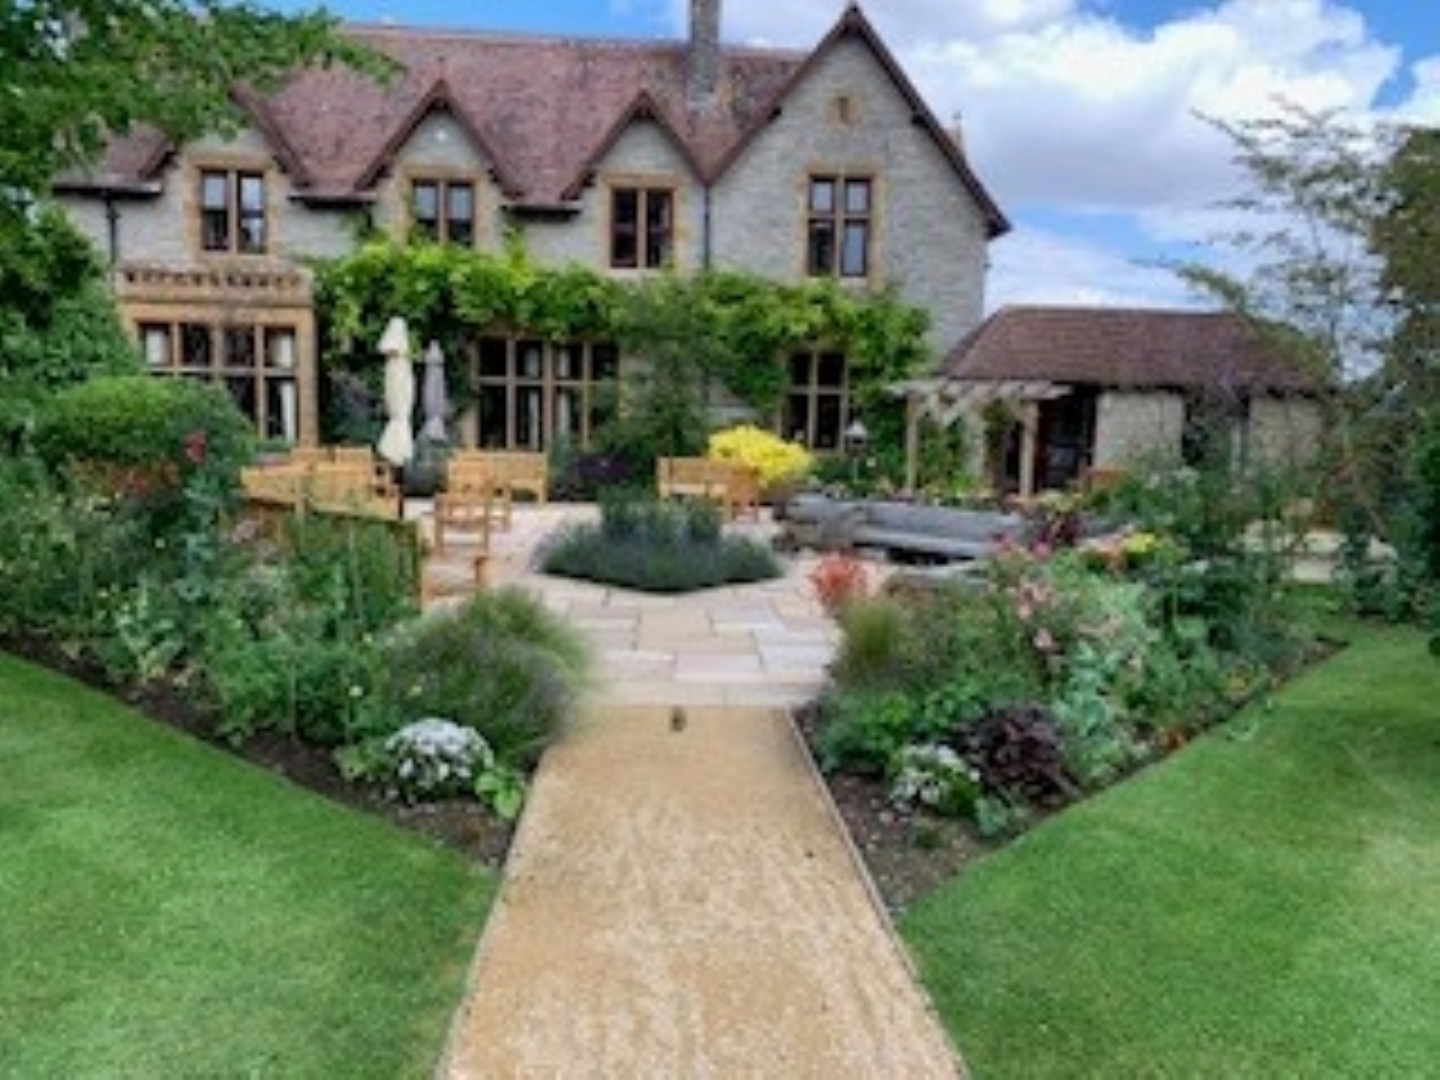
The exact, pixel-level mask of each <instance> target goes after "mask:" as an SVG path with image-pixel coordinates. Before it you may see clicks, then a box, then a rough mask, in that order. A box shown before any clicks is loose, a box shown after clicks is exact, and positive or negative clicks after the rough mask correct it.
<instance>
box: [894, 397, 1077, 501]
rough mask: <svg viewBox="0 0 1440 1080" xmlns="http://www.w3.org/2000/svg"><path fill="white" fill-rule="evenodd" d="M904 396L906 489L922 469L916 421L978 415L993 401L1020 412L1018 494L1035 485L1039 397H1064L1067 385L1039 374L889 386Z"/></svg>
mask: <svg viewBox="0 0 1440 1080" xmlns="http://www.w3.org/2000/svg"><path fill="white" fill-rule="evenodd" d="M889 390H890V392H891V393H892V394H894V395H895V396H897V397H901V396H903V397H904V398H905V489H906V490H907V491H914V490H915V487H916V483H917V481H918V477H919V471H920V422H921V421H922V420H933V421H934V422H935V423H936V424H938V425H939V426H940V427H941V428H942V429H943V428H948V427H950V426H951V425H952V424H953V423H954V422H955V421H956V420H958V419H959V418H960V417H961V416H964V415H966V414H967V413H968V414H970V415H978V414H979V412H980V411H981V410H982V409H983V408H984V407H985V406H986V405H989V404H991V403H992V402H997V401H998V402H1003V403H1004V404H1006V405H1011V406H1014V407H1015V408H1016V411H1017V412H1018V414H1019V417H1020V428H1021V455H1020V462H1021V464H1020V494H1021V495H1022V496H1028V495H1032V494H1034V491H1035V449H1036V439H1037V436H1038V429H1039V418H1040V403H1041V402H1042V401H1052V400H1054V399H1055V398H1059V397H1064V396H1065V395H1066V394H1068V393H1069V392H1070V387H1068V386H1064V385H1062V384H1060V383H1053V382H1048V381H1045V380H1041V379H957V378H946V377H943V376H942V377H937V378H930V379H912V380H908V381H906V382H902V383H896V384H894V385H893V386H891V387H889Z"/></svg>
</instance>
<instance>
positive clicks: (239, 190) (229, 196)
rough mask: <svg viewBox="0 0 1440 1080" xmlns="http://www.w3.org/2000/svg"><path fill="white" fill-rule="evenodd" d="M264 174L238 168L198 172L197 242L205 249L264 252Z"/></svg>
mask: <svg viewBox="0 0 1440 1080" xmlns="http://www.w3.org/2000/svg"><path fill="white" fill-rule="evenodd" d="M265 204H266V199H265V175H264V173H260V172H249V171H245V170H241V169H205V170H202V171H201V173H200V245H201V247H202V248H204V250H206V251H216V252H228V253H231V254H237V255H263V254H264V253H265V246H266V242H267V229H266V209H265Z"/></svg>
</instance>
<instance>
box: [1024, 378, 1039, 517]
mask: <svg viewBox="0 0 1440 1080" xmlns="http://www.w3.org/2000/svg"><path fill="white" fill-rule="evenodd" d="M1039 441H1040V405H1039V403H1038V402H1036V401H1023V402H1021V404H1020V497H1021V498H1022V499H1028V498H1030V496H1032V495H1034V494H1035V456H1036V450H1037V449H1038V445H1039Z"/></svg>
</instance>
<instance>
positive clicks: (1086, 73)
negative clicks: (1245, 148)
mask: <svg viewBox="0 0 1440 1080" xmlns="http://www.w3.org/2000/svg"><path fill="white" fill-rule="evenodd" d="M270 2H271V4H272V6H274V7H277V8H282V9H288V10H297V9H300V8H304V7H309V6H313V5H310V4H305V3H300V2H296V0H270ZM844 5H845V0H784V2H783V3H779V2H776V0H724V3H723V10H724V15H723V30H722V32H723V34H724V36H725V37H726V38H727V40H731V41H737V42H739V41H746V42H764V43H769V44H776V45H784V46H793V47H800V48H805V47H809V46H811V45H813V44H814V43H815V42H816V41H817V40H818V39H819V38H820V37H821V36H823V35H824V33H825V32H826V31H827V30H828V29H829V28H830V27H831V26H832V25H833V24H834V22H835V20H836V18H838V16H839V14H840V12H841V11H842V10H843V8H844ZM327 6H328V7H329V8H330V10H331V11H333V12H335V13H336V14H337V15H340V16H341V17H343V18H346V19H350V20H354V21H362V22H381V21H387V22H395V23H400V24H404V25H423V26H444V27H455V28H462V29H468V28H473V29H480V30H501V31H510V32H517V33H548V34H580V35H587V36H604V37H635V38H656V37H677V36H680V35H681V34H683V32H684V20H685V18H686V15H687V12H688V9H689V4H688V3H687V2H686V0H589V2H584V0H543V2H541V0H329V3H328V4H327ZM861 6H862V8H863V9H864V11H865V13H866V15H867V16H868V17H869V18H870V20H871V21H872V22H873V23H874V24H875V26H876V27H877V29H878V30H879V31H880V34H881V36H882V37H883V38H884V39H885V40H886V42H887V43H888V44H889V45H890V47H891V49H892V50H893V51H894V52H895V53H896V55H897V57H898V59H899V60H900V63H901V65H902V66H903V67H904V68H905V70H906V71H907V72H908V73H909V75H910V77H911V78H912V79H913V80H914V81H915V83H916V85H917V86H918V87H919V89H920V92H921V94H922V95H923V96H924V97H925V98H926V100H927V101H928V102H929V103H930V105H931V107H932V108H933V109H934V111H935V112H936V114H937V115H938V116H940V117H941V118H942V120H944V121H946V122H952V121H955V120H958V121H959V123H960V124H961V126H962V130H963V132H964V137H965V145H966V149H967V152H968V154H969V156H970V158H971V162H972V164H973V165H974V167H975V169H976V171H977V172H978V174H979V175H980V177H981V178H982V180H984V182H985V183H986V184H987V186H988V187H989V188H990V190H991V191H992V193H993V194H994V195H995V196H996V198H997V200H998V201H999V202H1000V204H1001V206H1002V207H1003V208H1004V210H1005V211H1006V213H1007V215H1008V216H1009V217H1010V218H1011V220H1012V222H1013V223H1014V225H1015V229H1014V232H1013V233H1012V234H1011V235H1009V236H1007V237H1005V238H1004V239H1002V240H1000V241H999V242H997V243H996V244H995V245H994V246H993V248H992V273H991V277H990V285H989V294H990V295H989V306H990V307H992V308H993V307H996V306H999V305H1000V304H1004V303H1013V302H1060V303H1112V304H1136V305H1175V304H1188V303H1192V302H1193V298H1191V297H1189V296H1187V295H1186V294H1185V292H1184V291H1183V289H1182V287H1181V286H1180V285H1179V283H1178V282H1177V281H1176V280H1175V278H1174V277H1173V275H1171V274H1169V273H1168V272H1166V271H1163V270H1158V269H1155V268H1154V266H1153V265H1151V264H1152V263H1153V262H1154V261H1155V260H1157V259H1161V258H1165V257H1178V258H1182V259H1183V258H1194V257H1200V256H1203V253H1204V252H1205V251H1206V247H1205V245H1206V241H1207V238H1208V237H1210V236H1213V235H1215V234H1216V233H1217V232H1218V231H1223V229H1224V228H1225V225H1226V222H1225V219H1224V217H1223V215H1222V214H1221V213H1220V212H1219V211H1217V209H1216V207H1217V204H1218V203H1220V202H1221V201H1222V200H1224V199H1225V198H1227V197H1229V196H1231V195H1233V194H1235V192H1236V190H1237V187H1236V185H1237V183H1238V178H1237V177H1236V176H1235V175H1234V174H1233V172H1232V170H1231V168H1230V165H1229V147H1228V144H1226V142H1225V141H1224V139H1223V138H1221V137H1220V136H1219V135H1218V134H1217V132H1216V131H1215V130H1214V128H1213V127H1212V126H1211V125H1208V124H1205V123H1203V122H1202V121H1201V120H1199V119H1198V116H1199V115H1200V114H1203V115H1208V116H1218V117H1223V118H1226V119H1230V120H1243V119H1248V118H1254V117H1258V116H1260V115H1263V114H1264V113H1265V112H1266V111H1267V110H1269V109H1272V108H1274V107H1275V105H1276V103H1277V102H1279V101H1282V100H1283V101H1288V102H1292V103H1297V104H1300V105H1302V106H1305V107H1307V108H1310V109H1312V110H1316V111H1323V110H1330V109H1337V110H1340V111H1342V112H1344V113H1346V114H1348V115H1350V116H1351V117H1352V118H1357V119H1359V118H1367V117H1372V116H1373V117H1377V118H1381V119H1386V120H1396V119H1399V120H1404V121H1407V122H1420V123H1428V124H1437V125H1440V0H862V3H861Z"/></svg>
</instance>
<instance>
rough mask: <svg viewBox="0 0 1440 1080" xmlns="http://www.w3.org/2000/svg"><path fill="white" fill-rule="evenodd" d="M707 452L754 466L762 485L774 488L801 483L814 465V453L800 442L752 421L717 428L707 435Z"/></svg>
mask: <svg viewBox="0 0 1440 1080" xmlns="http://www.w3.org/2000/svg"><path fill="white" fill-rule="evenodd" d="M707 453H708V454H709V456H710V457H712V458H720V459H721V460H724V461H734V462H738V463H739V464H741V465H745V466H747V467H748V468H750V469H752V470H754V472H755V475H756V477H758V479H759V481H760V486H761V488H762V489H764V490H767V491H773V490H775V489H776V488H779V487H782V486H785V485H794V484H798V483H800V482H801V481H802V480H804V479H805V477H806V476H807V475H808V474H809V472H810V470H811V468H813V467H814V463H815V459H814V456H813V455H812V454H811V453H810V451H809V450H807V449H806V448H805V447H804V446H802V445H800V444H799V443H794V442H789V441H787V440H785V439H782V438H780V436H778V435H776V434H774V433H773V432H769V431H765V430H763V429H762V428H758V427H756V426H755V425H753V424H740V425H737V426H736V427H732V428H726V429H725V430H724V431H717V432H715V433H714V434H712V435H711V436H710V442H709V447H708V450H707Z"/></svg>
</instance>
